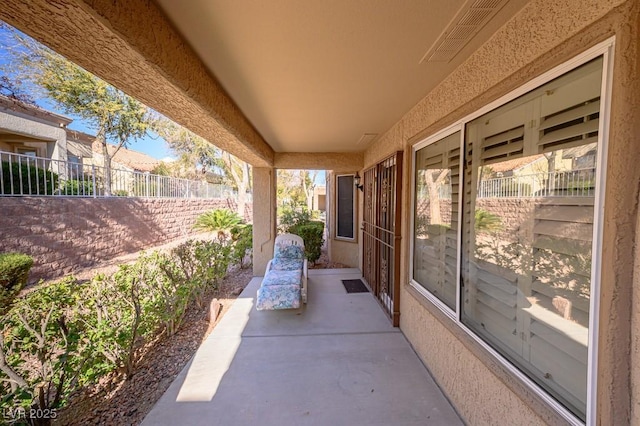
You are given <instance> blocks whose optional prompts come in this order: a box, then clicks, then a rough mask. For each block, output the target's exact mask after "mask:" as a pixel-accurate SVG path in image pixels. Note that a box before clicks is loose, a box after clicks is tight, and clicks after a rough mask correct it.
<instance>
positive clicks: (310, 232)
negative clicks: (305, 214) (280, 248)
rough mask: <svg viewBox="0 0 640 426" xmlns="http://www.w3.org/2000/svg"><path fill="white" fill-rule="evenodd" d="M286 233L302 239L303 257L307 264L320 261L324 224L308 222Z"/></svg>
mask: <svg viewBox="0 0 640 426" xmlns="http://www.w3.org/2000/svg"><path fill="white" fill-rule="evenodd" d="M287 232H289V233H291V234H296V235H299V236H300V237H302V240H303V241H304V255H305V257H306V258H307V260H308V261H309V262H314V263H315V262H316V261H317V260H318V259H320V254H321V250H322V244H323V243H324V223H322V222H320V221H308V222H306V223H300V224H297V225H293V226H291V227H289V228H288V229H287Z"/></svg>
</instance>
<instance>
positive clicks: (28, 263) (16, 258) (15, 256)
mask: <svg viewBox="0 0 640 426" xmlns="http://www.w3.org/2000/svg"><path fill="white" fill-rule="evenodd" d="M32 266H33V259H32V258H31V257H30V256H27V255H26V254H20V253H0V315H1V314H3V313H5V312H6V311H7V310H8V309H9V307H10V306H11V302H12V301H13V299H14V298H15V297H16V296H17V295H18V293H20V290H22V289H23V288H24V286H25V285H26V284H27V278H29V270H30V269H31V267H32Z"/></svg>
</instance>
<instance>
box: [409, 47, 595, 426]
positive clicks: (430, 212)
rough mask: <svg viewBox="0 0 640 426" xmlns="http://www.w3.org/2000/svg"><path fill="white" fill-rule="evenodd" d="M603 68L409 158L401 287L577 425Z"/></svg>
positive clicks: (531, 96) (560, 81)
mask: <svg viewBox="0 0 640 426" xmlns="http://www.w3.org/2000/svg"><path fill="white" fill-rule="evenodd" d="M592 57H593V56H592ZM604 64H605V60H604V58H603V56H600V57H597V58H596V59H593V60H591V61H590V62H587V63H585V64H583V65H581V66H579V67H578V68H575V69H573V70H572V71H570V72H568V73H566V74H563V75H561V76H560V77H557V78H555V79H554V80H551V81H549V82H547V83H545V84H543V85H541V86H538V87H537V88H535V89H534V90H531V91H529V92H527V93H524V94H523V95H522V96H519V97H517V98H515V99H513V100H511V101H509V102H507V103H503V104H502V105H500V106H498V107H497V108H496V109H493V110H491V111H489V112H486V113H484V114H482V115H478V114H476V115H475V116H474V117H472V118H470V119H467V120H462V121H461V122H460V124H458V125H456V126H453V127H452V130H451V131H450V132H449V135H447V136H445V137H433V138H431V139H427V140H426V141H425V142H423V143H421V144H419V145H417V146H416V148H415V149H414V171H415V173H414V205H413V210H414V211H413V246H412V265H411V274H412V275H411V284H412V285H413V286H414V287H415V288H416V289H418V290H419V291H420V292H421V293H423V294H426V295H427V297H428V298H429V299H430V300H432V301H434V302H435V303H436V305H438V306H439V307H440V308H441V309H443V310H444V311H445V312H446V313H448V314H449V315H450V316H451V317H452V318H454V320H455V321H456V323H458V324H460V326H463V328H464V329H466V330H467V331H468V332H470V333H472V334H473V335H474V336H475V338H476V339H478V340H480V341H481V342H482V344H484V345H488V346H489V347H491V348H492V349H493V352H494V353H496V352H497V354H499V356H500V357H501V360H502V361H503V362H506V363H509V364H510V365H511V366H512V367H515V368H516V369H517V370H519V371H520V372H521V373H523V374H524V375H525V376H526V377H528V378H529V380H530V381H531V382H532V386H534V387H536V389H538V391H539V392H544V393H546V394H548V395H551V396H552V397H553V398H554V399H555V400H556V401H557V402H558V403H559V404H558V409H559V410H560V411H561V412H563V413H567V414H566V415H567V416H570V415H569V414H568V413H569V412H570V413H571V414H572V415H573V416H575V417H577V418H578V419H581V420H582V421H586V420H587V412H588V410H589V409H590V408H589V404H590V402H589V391H588V389H589V384H588V380H589V379H588V376H589V370H590V368H594V366H593V363H590V350H591V348H592V347H593V342H592V341H591V342H590V340H592V339H593V338H594V335H592V334H590V331H591V329H592V327H593V326H592V324H594V322H593V321H594V319H593V318H592V317H593V316H594V315H597V311H596V312H594V311H592V309H593V308H592V303H591V299H592V297H593V294H594V291H595V288H597V287H595V286H596V285H597V281H596V280H594V277H595V276H596V275H595V274H596V271H597V268H594V267H592V265H593V264H594V263H595V264H596V265H597V264H598V263H599V256H600V253H599V248H598V247H599V245H598V244H597V242H598V239H599V238H600V237H599V235H600V231H599V230H598V229H599V219H598V218H597V217H596V211H597V206H598V203H599V202H601V201H599V200H600V199H599V198H598V196H597V195H598V194H600V193H601V190H602V188H600V185H601V184H600V182H599V179H600V178H599V176H601V175H602V173H601V171H600V170H599V168H600V167H601V163H602V161H603V160H602V159H601V158H603V156H602V150H603V143H604V142H603V138H602V135H600V133H599V129H600V118H601V117H600V112H601V90H602V89H601V88H602V79H603V68H604ZM556 75H557V74H556ZM460 130H461V131H462V136H461V131H460ZM452 132H455V133H452ZM443 134H445V135H446V133H443ZM599 158H600V159H601V160H598V159H599ZM459 188H460V189H459ZM458 204H460V206H458ZM458 207H459V208H458ZM533 383H535V385H533ZM560 405H561V406H562V407H564V408H560Z"/></svg>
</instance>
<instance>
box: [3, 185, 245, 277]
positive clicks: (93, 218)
mask: <svg viewBox="0 0 640 426" xmlns="http://www.w3.org/2000/svg"><path fill="white" fill-rule="evenodd" d="M218 208H228V209H230V210H232V211H236V203H235V201H234V200H219V199H216V200H203V199H193V200H191V199H186V200H184V199H141V198H119V197H113V198H71V197H69V198H64V197H56V198H50V197H20V198H17V197H16V198H2V199H0V252H3V253H4V252H20V253H25V254H28V255H30V256H32V257H33V258H34V265H33V268H32V269H31V273H30V275H29V282H30V283H33V282H35V281H37V280H39V279H55V278H58V277H62V276H64V275H67V274H71V273H73V272H75V271H77V270H78V269H81V268H85V267H88V266H92V265H96V264H99V263H100V262H104V261H107V260H110V259H113V258H115V257H118V256H121V255H125V254H129V253H133V252H137V251H140V250H145V249H149V248H152V247H154V246H157V245H161V244H165V243H168V242H170V241H173V240H176V239H178V238H181V237H186V236H189V235H194V234H196V233H197V232H198V231H196V230H194V229H193V224H194V223H195V220H196V218H197V217H198V215H200V214H202V213H205V212H207V211H209V210H213V209H218ZM252 216H253V212H252V205H251V204H247V206H246V207H245V220H247V221H251V220H252Z"/></svg>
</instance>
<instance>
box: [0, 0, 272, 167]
mask: <svg viewBox="0 0 640 426" xmlns="http://www.w3.org/2000/svg"><path fill="white" fill-rule="evenodd" d="M141 17H144V25H142V24H141V23H142V21H141ZM0 19H2V20H3V21H5V22H7V23H9V24H11V25H13V26H15V27H17V28H18V29H20V30H22V31H24V32H25V33H27V34H29V35H30V36H32V37H34V38H36V39H37V40H39V41H41V42H42V43H44V44H46V45H48V46H49V47H51V48H52V49H53V50H55V51H57V52H59V53H60V54H62V55H64V56H66V57H67V58H69V59H71V60H72V61H74V62H76V63H77V64H79V65H81V66H82V67H84V68H85V69H87V70H88V71H91V72H93V73H94V74H96V75H98V76H99V77H101V78H103V79H105V80H106V81H108V82H109V83H111V84H113V85H114V86H116V87H118V88H120V89H122V90H123V91H125V92H127V93H128V94H129V95H131V96H133V97H135V98H137V99H138V100H140V101H141V102H143V103H145V104H146V105H149V106H150V107H152V108H154V109H155V110H157V111H159V112H161V113H162V114H164V115H166V116H167V117H169V118H171V119H173V120H174V121H176V122H178V123H180V124H182V125H183V126H185V127H187V128H189V129H190V130H192V131H193V132H195V133H197V134H199V135H200V136H202V137H204V138H205V139H207V140H209V141H215V144H216V146H218V147H219V148H221V149H223V150H226V151H229V152H231V153H233V154H235V155H237V156H238V157H240V158H242V159H244V160H245V161H248V162H249V163H251V164H252V165H257V166H262V167H264V166H270V165H272V164H273V150H272V149H271V147H270V146H269V145H268V144H267V143H266V142H265V141H264V140H263V139H262V137H261V136H260V134H258V132H257V131H256V130H255V129H254V128H253V126H252V125H251V123H249V121H248V120H247V119H246V118H245V117H244V115H243V114H242V112H241V111H240V110H239V109H238V107H237V106H236V105H235V104H234V103H233V101H232V100H231V98H229V96H228V95H227V94H226V93H225V91H224V90H223V89H222V87H221V86H220V84H219V83H218V82H217V81H216V80H215V78H213V77H212V76H211V74H210V73H209V71H208V70H207V69H206V68H205V66H204V65H203V64H202V62H201V61H200V60H199V59H198V58H197V56H196V55H195V53H194V52H193V50H192V49H191V48H190V47H189V45H188V44H186V43H185V42H184V41H183V40H182V38H181V37H180V36H179V35H178V33H177V32H176V31H175V30H174V29H173V27H172V26H171V24H170V22H169V21H168V20H167V19H166V18H165V17H164V15H163V14H162V12H161V11H160V9H159V8H158V7H157V6H156V5H155V4H154V3H153V2H152V1H147V0H115V1H113V0H86V1H82V0H56V1H49V0H31V1H28V2H25V1H22V0H3V2H2V6H1V7H0Z"/></svg>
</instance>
